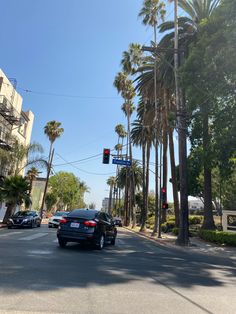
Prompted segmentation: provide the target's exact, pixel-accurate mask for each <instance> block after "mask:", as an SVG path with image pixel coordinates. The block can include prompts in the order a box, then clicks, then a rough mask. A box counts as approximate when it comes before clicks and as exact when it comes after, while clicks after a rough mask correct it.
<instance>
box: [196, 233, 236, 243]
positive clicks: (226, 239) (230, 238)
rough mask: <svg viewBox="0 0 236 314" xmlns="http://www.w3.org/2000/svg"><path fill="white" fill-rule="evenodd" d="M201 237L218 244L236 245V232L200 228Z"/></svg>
mask: <svg viewBox="0 0 236 314" xmlns="http://www.w3.org/2000/svg"><path fill="white" fill-rule="evenodd" d="M199 237H200V238H202V239H204V240H206V241H209V242H214V243H217V244H227V245H231V246H236V234H234V233H230V232H223V231H213V230H204V229H200V230H199Z"/></svg>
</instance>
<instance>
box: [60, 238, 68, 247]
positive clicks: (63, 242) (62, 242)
mask: <svg viewBox="0 0 236 314" xmlns="http://www.w3.org/2000/svg"><path fill="white" fill-rule="evenodd" d="M58 243H59V246H60V247H63V248H64V247H66V244H67V242H66V241H65V240H62V239H58Z"/></svg>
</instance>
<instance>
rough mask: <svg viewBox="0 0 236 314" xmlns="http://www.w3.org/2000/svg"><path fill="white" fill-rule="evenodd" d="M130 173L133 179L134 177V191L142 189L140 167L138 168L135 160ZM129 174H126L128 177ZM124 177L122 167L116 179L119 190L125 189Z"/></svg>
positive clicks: (124, 172)
mask: <svg viewBox="0 0 236 314" xmlns="http://www.w3.org/2000/svg"><path fill="white" fill-rule="evenodd" d="M132 172H133V173H134V177H135V191H139V190H140V188H141V187H142V180H143V179H142V167H140V166H139V163H138V161H136V160H134V161H133V163H132V166H131V171H130V173H132ZM130 173H128V176H129V175H130ZM126 176H127V172H126V167H122V168H121V171H120V174H119V177H117V184H118V186H120V187H121V188H124V187H125V184H126Z"/></svg>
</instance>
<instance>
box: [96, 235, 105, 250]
mask: <svg viewBox="0 0 236 314" xmlns="http://www.w3.org/2000/svg"><path fill="white" fill-rule="evenodd" d="M104 244H105V237H104V234H102V235H101V236H100V238H99V241H98V243H97V248H98V249H99V250H102V249H103V247H104Z"/></svg>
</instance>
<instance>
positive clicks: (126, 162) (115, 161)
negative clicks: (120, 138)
mask: <svg viewBox="0 0 236 314" xmlns="http://www.w3.org/2000/svg"><path fill="white" fill-rule="evenodd" d="M112 163H113V164H115V165H122V166H129V167H130V166H131V161H130V160H123V159H112Z"/></svg>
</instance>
